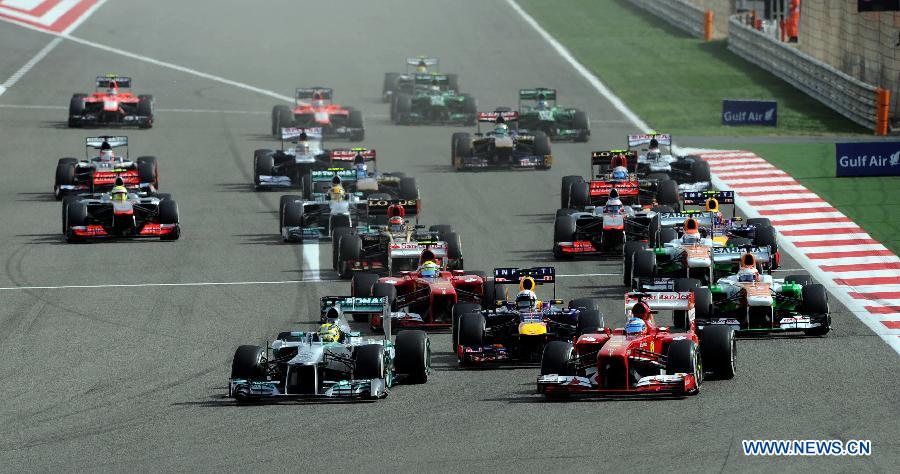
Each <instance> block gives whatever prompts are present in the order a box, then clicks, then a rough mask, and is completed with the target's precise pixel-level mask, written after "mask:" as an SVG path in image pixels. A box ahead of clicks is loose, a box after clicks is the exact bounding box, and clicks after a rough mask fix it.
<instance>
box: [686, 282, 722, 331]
mask: <svg viewBox="0 0 900 474" xmlns="http://www.w3.org/2000/svg"><path fill="white" fill-rule="evenodd" d="M691 292H692V293H694V319H697V320H700V321H709V320H710V319H712V316H713V312H714V311H715V308H714V307H713V297H712V292H711V291H710V290H709V288H707V287H700V288H694V289H693V290H691ZM685 327H687V325H685Z"/></svg>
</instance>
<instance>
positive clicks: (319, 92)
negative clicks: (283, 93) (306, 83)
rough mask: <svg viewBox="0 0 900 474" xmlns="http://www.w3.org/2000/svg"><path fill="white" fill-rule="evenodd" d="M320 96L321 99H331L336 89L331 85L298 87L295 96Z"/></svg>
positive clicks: (298, 97)
mask: <svg viewBox="0 0 900 474" xmlns="http://www.w3.org/2000/svg"><path fill="white" fill-rule="evenodd" d="M316 96H318V98H319V99H321V100H331V99H332V97H334V90H333V89H332V88H330V87H298V88H297V89H295V90H294V98H296V99H297V100H306V99H312V98H313V97H316Z"/></svg>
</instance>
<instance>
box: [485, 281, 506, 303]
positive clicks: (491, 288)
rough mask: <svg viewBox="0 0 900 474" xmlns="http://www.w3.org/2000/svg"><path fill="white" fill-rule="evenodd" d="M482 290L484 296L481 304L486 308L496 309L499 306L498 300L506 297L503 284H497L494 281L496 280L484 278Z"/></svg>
mask: <svg viewBox="0 0 900 474" xmlns="http://www.w3.org/2000/svg"><path fill="white" fill-rule="evenodd" d="M482 291H484V293H483V295H484V298H483V299H482V300H481V306H482V307H483V308H484V309H495V308H497V301H498V300H502V299H505V298H506V294H505V293H504V292H503V285H497V284H496V283H494V280H484V287H483V288H482Z"/></svg>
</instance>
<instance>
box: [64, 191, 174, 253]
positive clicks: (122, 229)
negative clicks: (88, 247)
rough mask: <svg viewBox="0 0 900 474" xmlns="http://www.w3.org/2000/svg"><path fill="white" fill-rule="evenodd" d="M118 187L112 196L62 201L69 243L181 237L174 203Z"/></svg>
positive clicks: (71, 198)
mask: <svg viewBox="0 0 900 474" xmlns="http://www.w3.org/2000/svg"><path fill="white" fill-rule="evenodd" d="M121 182H122V180H121V178H118V183H121ZM117 187H118V188H119V189H116V188H114V189H113V190H112V192H110V193H96V194H85V195H81V196H67V197H66V198H65V199H64V200H63V211H62V214H63V234H64V235H65V236H66V241H68V242H81V241H85V240H94V239H108V238H141V237H153V238H159V239H160V240H177V239H178V237H180V236H181V226H180V225H179V223H178V204H176V203H175V201H174V200H172V199H171V198H170V197H168V196H139V195H137V194H134V193H126V192H125V191H124V187H122V184H117ZM120 191H121V192H120Z"/></svg>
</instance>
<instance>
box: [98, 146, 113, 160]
mask: <svg viewBox="0 0 900 474" xmlns="http://www.w3.org/2000/svg"><path fill="white" fill-rule="evenodd" d="M115 158H116V154H115V153H114V152H113V149H112V147H111V146H109V143H107V142H103V144H102V145H100V161H112V160H114V159H115Z"/></svg>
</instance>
